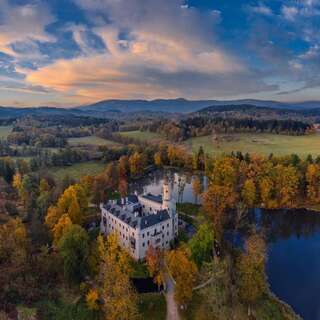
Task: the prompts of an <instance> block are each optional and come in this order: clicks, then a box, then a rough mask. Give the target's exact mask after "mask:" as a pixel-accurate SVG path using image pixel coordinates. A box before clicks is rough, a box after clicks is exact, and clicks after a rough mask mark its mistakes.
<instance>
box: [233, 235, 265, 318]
mask: <svg viewBox="0 0 320 320" xmlns="http://www.w3.org/2000/svg"><path fill="white" fill-rule="evenodd" d="M265 263H266V244H265V241H264V239H263V238H262V237H261V236H260V235H258V234H256V233H255V234H253V235H251V236H250V237H249V238H248V239H247V240H246V243H245V252H244V253H242V254H241V255H240V257H239V258H238V261H237V279H238V280H237V282H238V292H239V297H240V299H241V300H242V301H243V302H244V303H246V304H247V306H248V313H249V314H250V310H251V306H252V305H254V303H255V302H256V301H257V299H259V298H260V297H261V296H262V295H263V294H264V293H265V292H266V290H267V280H266V273H265Z"/></svg>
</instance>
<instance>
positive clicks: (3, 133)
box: [0, 126, 12, 139]
mask: <svg viewBox="0 0 320 320" xmlns="http://www.w3.org/2000/svg"><path fill="white" fill-rule="evenodd" d="M11 131H12V126H0V139H6V138H7V137H8V135H9V134H10V132H11Z"/></svg>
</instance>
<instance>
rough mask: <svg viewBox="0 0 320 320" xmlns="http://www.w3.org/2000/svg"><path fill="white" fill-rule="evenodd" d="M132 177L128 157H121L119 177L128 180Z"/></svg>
mask: <svg viewBox="0 0 320 320" xmlns="http://www.w3.org/2000/svg"><path fill="white" fill-rule="evenodd" d="M129 175H130V165H129V158H128V156H121V157H120V159H119V177H120V179H126V178H128V177H129Z"/></svg>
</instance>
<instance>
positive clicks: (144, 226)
mask: <svg viewBox="0 0 320 320" xmlns="http://www.w3.org/2000/svg"><path fill="white" fill-rule="evenodd" d="M100 208H101V225H100V228H101V232H102V233H104V234H106V235H108V234H110V233H113V232H115V233H117V234H118V236H119V241H120V243H121V245H122V246H123V247H125V248H126V249H127V250H128V251H129V252H130V254H131V255H132V256H133V257H134V258H135V259H137V260H140V259H144V258H145V256H146V251H147V250H148V247H149V246H151V245H152V246H153V247H154V248H156V247H159V248H161V249H168V248H169V246H170V241H171V240H173V239H174V238H175V237H176V236H177V235H178V214H177V213H176V202H175V201H174V200H173V199H172V195H171V188H170V186H169V184H168V182H164V184H163V194H162V196H161V195H153V194H151V193H148V194H144V195H141V196H137V195H129V196H128V197H126V198H122V199H121V200H110V201H108V202H107V203H103V204H101V205H100Z"/></svg>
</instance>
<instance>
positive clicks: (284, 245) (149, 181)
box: [131, 171, 320, 320]
mask: <svg viewBox="0 0 320 320" xmlns="http://www.w3.org/2000/svg"><path fill="white" fill-rule="evenodd" d="M165 174H166V175H167V176H169V179H170V181H171V183H172V187H173V195H174V197H175V199H177V200H179V201H181V202H192V203H195V202H196V200H197V199H196V198H195V196H194V195H193V192H192V179H193V177H192V176H191V175H188V174H183V173H177V172H172V171H169V172H166V173H165ZM163 178H164V173H163V172H161V171H157V172H155V173H153V174H150V175H149V176H148V177H147V178H145V179H143V180H142V181H139V182H137V183H135V184H133V185H132V186H131V188H132V189H131V191H135V190H136V191H138V192H139V193H142V192H151V193H155V194H161V193H162V184H163ZM202 179H203V182H204V185H206V179H205V178H202ZM251 223H255V224H256V225H257V226H258V228H259V230H260V231H261V232H264V234H265V235H266V239H267V242H268V248H269V250H268V262H267V268H266V269H267V275H268V279H269V283H270V287H271V290H272V291H273V292H274V293H275V294H276V295H277V296H278V297H279V298H280V299H281V300H283V301H285V302H287V303H288V304H289V305H291V306H292V307H293V309H294V310H295V311H296V312H297V313H298V314H299V315H300V316H301V317H302V318H303V319H305V320H320V304H319V302H318V301H319V294H320V213H318V214H317V213H313V212H308V211H306V210H291V211H285V210H273V211H270V210H258V209H257V210H255V212H254V214H252V216H251Z"/></svg>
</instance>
